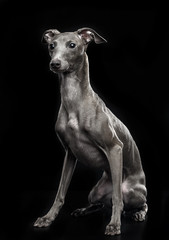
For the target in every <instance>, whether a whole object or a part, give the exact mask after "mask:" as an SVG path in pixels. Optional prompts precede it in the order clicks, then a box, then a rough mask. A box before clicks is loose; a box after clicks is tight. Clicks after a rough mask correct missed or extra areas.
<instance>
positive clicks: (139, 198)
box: [122, 181, 148, 222]
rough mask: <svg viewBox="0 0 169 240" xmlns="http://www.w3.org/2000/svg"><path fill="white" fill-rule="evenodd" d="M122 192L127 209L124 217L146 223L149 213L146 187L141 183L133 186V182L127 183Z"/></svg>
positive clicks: (123, 185) (124, 184)
mask: <svg viewBox="0 0 169 240" xmlns="http://www.w3.org/2000/svg"><path fill="white" fill-rule="evenodd" d="M122 190H123V201H124V209H125V211H124V212H123V215H124V216H127V217H130V218H132V219H133V220H135V221H140V222H141V221H144V220H145V217H146V214H147V211H148V206H147V203H146V195H147V190H146V187H145V186H144V185H143V184H141V183H136V184H132V182H131V181H125V182H123V184H122Z"/></svg>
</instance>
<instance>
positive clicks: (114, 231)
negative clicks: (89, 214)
mask: <svg viewBox="0 0 169 240" xmlns="http://www.w3.org/2000/svg"><path fill="white" fill-rule="evenodd" d="M120 233H121V231H120V225H112V224H108V225H107V227H106V231H105V234H106V235H111V236H113V235H119V234H120Z"/></svg>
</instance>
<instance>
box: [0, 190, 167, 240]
mask: <svg viewBox="0 0 169 240" xmlns="http://www.w3.org/2000/svg"><path fill="white" fill-rule="evenodd" d="M8 194H9V193H8ZM9 195H10V194H9ZM54 196H55V191H49V190H48V191H45V190H41V191H21V192H18V193H17V194H15V199H14V201H10V200H9V202H5V203H6V207H7V206H8V209H7V208H6V209H5V208H3V209H2V212H3V214H2V215H1V216H3V218H2V224H1V228H2V230H1V231H0V239H1V240H8V239H12V240H14V239H17V240H20V239H21V240H38V239H40V240H42V239H47V240H53V239H57V240H68V239H69V240H70V239H81V240H83V239H85V240H90V239H91V240H95V239H97V240H100V239H118V240H119V239H120V240H124V239H127V240H132V239H133V240H142V239H144V240H145V239H153V238H152V237H155V236H156V237H157V236H159V237H160V238H161V239H168V237H169V230H168V226H167V225H168V224H167V221H166V220H167V214H168V206H167V203H168V199H169V193H168V192H167V191H164V192H162V194H161V201H160V202H161V203H160V205H159V206H157V208H156V209H154V206H153V203H152V204H149V214H148V217H147V219H146V221H145V222H142V223H137V222H133V221H130V220H127V219H125V218H124V217H122V233H121V235H120V236H115V237H109V236H105V235H104V229H105V226H106V224H107V223H108V221H109V217H108V215H107V214H105V213H104V212H102V211H100V212H97V213H94V214H92V215H89V216H86V217H81V218H74V217H72V216H71V215H70V213H71V211H73V210H74V209H76V208H78V207H83V206H85V204H86V203H87V200H86V199H87V193H86V192H77V191H71V192H69V193H68V195H67V198H66V203H65V205H64V207H63V208H62V210H61V212H60V214H59V216H58V218H57V219H56V220H55V222H54V223H53V225H51V226H50V227H49V228H47V229H38V228H34V227H33V222H34V221H35V220H36V218H37V217H38V216H41V215H43V214H45V212H46V211H47V209H48V207H49V206H50V204H52V201H53V199H54ZM11 204H12V205H11ZM9 206H10V207H9ZM167 236H168V237H167Z"/></svg>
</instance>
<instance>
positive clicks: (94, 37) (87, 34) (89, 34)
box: [77, 27, 107, 44]
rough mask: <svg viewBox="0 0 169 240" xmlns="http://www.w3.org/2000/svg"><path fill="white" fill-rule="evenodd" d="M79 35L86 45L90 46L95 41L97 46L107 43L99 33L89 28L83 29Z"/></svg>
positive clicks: (78, 31) (79, 31)
mask: <svg viewBox="0 0 169 240" xmlns="http://www.w3.org/2000/svg"><path fill="white" fill-rule="evenodd" d="M77 33H78V34H79V36H80V37H81V38H82V40H83V41H84V44H88V43H90V42H91V41H94V42H95V43H96V44H100V43H105V42H107V41H106V39H104V38H103V37H101V36H100V35H99V34H98V33H97V32H95V31H94V30H93V29H91V28H87V27H86V28H81V29H79V30H77Z"/></svg>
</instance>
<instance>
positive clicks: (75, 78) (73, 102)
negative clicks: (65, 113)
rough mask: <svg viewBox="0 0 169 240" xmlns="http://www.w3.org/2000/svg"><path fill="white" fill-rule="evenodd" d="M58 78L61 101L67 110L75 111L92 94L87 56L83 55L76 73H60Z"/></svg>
mask: <svg viewBox="0 0 169 240" xmlns="http://www.w3.org/2000/svg"><path fill="white" fill-rule="evenodd" d="M59 78H60V92H61V101H62V103H63V105H64V106H65V108H66V109H67V110H69V111H71V110H73V111H75V109H77V108H78V107H80V103H81V102H82V101H83V100H84V98H86V97H87V96H88V95H89V94H91V92H92V88H91V85H90V79H89V63H88V57H87V54H86V53H85V54H84V57H83V61H82V63H81V65H80V67H79V68H78V69H77V70H76V71H73V72H71V73H60V74H59Z"/></svg>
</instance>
